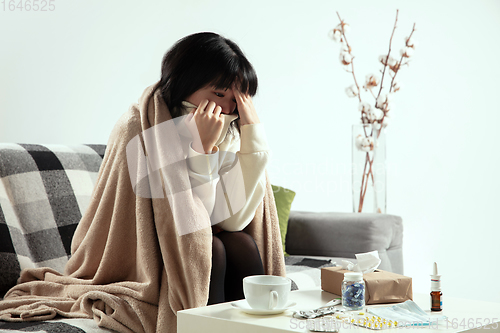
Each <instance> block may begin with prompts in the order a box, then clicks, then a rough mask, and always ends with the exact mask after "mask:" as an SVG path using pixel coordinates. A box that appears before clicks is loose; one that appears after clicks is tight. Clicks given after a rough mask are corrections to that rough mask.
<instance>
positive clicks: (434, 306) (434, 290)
mask: <svg viewBox="0 0 500 333" xmlns="http://www.w3.org/2000/svg"><path fill="white" fill-rule="evenodd" d="M442 297H443V293H442V292H441V275H438V266H437V264H436V263H434V268H433V270H432V275H431V311H441V310H443V299H442Z"/></svg>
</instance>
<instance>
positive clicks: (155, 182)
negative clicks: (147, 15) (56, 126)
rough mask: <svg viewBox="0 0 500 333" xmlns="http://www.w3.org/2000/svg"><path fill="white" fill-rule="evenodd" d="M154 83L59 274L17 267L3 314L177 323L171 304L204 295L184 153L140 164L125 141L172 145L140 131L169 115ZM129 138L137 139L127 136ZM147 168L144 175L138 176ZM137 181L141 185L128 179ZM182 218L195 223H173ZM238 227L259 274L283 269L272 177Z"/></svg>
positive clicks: (202, 234)
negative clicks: (255, 253)
mask: <svg viewBox="0 0 500 333" xmlns="http://www.w3.org/2000/svg"><path fill="white" fill-rule="evenodd" d="M157 85H158V82H156V83H155V84H153V85H151V86H149V87H147V88H146V89H145V91H144V92H143V94H142V96H141V98H140V99H139V103H138V104H136V103H134V104H133V105H132V106H131V107H130V109H129V110H128V111H127V112H126V113H125V114H124V115H123V116H122V117H121V118H120V120H119V121H118V123H117V124H116V126H115V128H114V129H113V131H112V133H111V136H110V138H109V142H108V145H107V150H106V155H105V156H104V160H103V162H102V165H101V168H100V171H99V175H98V179H97V183H96V186H95V189H94V192H93V195H92V199H91V202H90V205H89V207H88V209H87V211H86V212H85V214H84V216H83V218H82V220H81V221H80V223H79V225H78V228H77V230H76V232H75V235H74V237H73V242H72V248H71V251H72V256H71V259H70V260H69V262H68V264H67V266H66V269H65V273H64V275H61V274H59V273H58V272H56V271H54V270H52V269H50V268H37V269H28V270H24V271H23V272H22V273H21V277H20V278H19V281H18V285H17V286H15V287H14V288H12V289H11V290H10V291H9V292H8V293H7V294H6V295H5V298H4V300H3V301H1V302H0V319H1V320H6V321H35V320H47V319H52V318H54V317H55V316H56V315H61V316H65V317H73V318H94V320H96V321H97V322H98V324H99V325H100V326H102V327H105V328H109V329H113V330H116V331H119V332H175V331H176V328H177V323H176V322H177V317H176V313H177V311H179V310H183V309H188V308H194V307H200V306H204V305H206V304H207V301H208V291H209V283H210V270H211V256H212V253H211V252H212V232H211V228H210V218H209V216H208V213H207V212H206V209H205V208H204V206H203V204H202V203H201V200H200V199H199V198H197V197H196V195H193V191H191V190H187V189H189V188H190V184H189V178H188V175H187V171H186V169H185V168H186V166H185V161H174V162H175V165H176V166H177V167H176V168H163V169H161V170H157V171H155V170H154V168H153V169H151V165H149V164H148V165H147V168H149V169H148V170H149V172H147V173H144V172H143V171H144V170H142V171H141V168H143V167H144V166H141V164H140V163H138V164H137V165H135V166H132V165H133V164H134V163H133V161H128V162H127V156H129V157H130V156H131V154H130V153H131V149H132V150H133V149H137V150H139V153H143V154H142V155H145V156H148V157H151V156H162V154H163V155H164V154H165V152H164V149H163V148H162V147H163V146H162V145H164V144H165V142H167V143H168V144H169V146H170V147H175V146H176V143H177V140H178V137H176V135H177V134H175V131H174V132H172V133H170V132H169V133H167V135H166V136H165V133H162V134H161V135H162V137H161V142H157V144H156V145H155V144H151V142H149V143H148V142H147V140H158V141H160V139H158V137H156V139H155V136H149V137H148V138H145V136H144V133H145V131H147V130H148V129H150V132H151V129H153V130H154V129H155V128H158V126H157V125H159V124H164V123H166V122H167V121H169V120H170V119H171V116H170V113H169V111H168V109H167V107H166V105H165V103H164V101H163V99H162V98H161V95H160V92H159V89H156V87H157ZM152 138H153V139H152ZM138 139H140V140H138ZM132 140H136V142H137V143H138V144H137V145H136V146H133V145H130V144H129V143H130V142H131V141H132ZM165 140H168V141H165ZM127 147H128V148H127ZM134 147H135V148H134ZM152 147H153V148H152ZM146 148H149V150H147V149H146ZM127 149H128V150H129V152H128V153H129V154H128V155H127ZM136 153H137V152H136ZM132 155H133V154H132ZM142 155H141V156H142ZM151 170H153V171H155V172H151ZM133 174H137V175H138V176H137V177H136V179H135V181H131V178H134V177H133ZM144 174H148V175H149V177H147V178H141V177H142V176H144ZM134 182H135V184H139V185H137V186H134V187H133V186H132V184H134ZM158 188H160V189H161V191H160V192H159V193H158ZM145 189H146V190H145ZM147 189H149V195H147V194H145V193H146V192H148V191H147ZM139 192H141V193H140V194H141V195H136V194H139ZM179 193H181V194H182V195H177V196H175V195H173V194H179ZM176 200H177V202H176ZM172 207H173V208H172ZM179 207H183V209H182V210H180V209H179ZM181 218H182V221H180V220H179V219H181ZM176 219H177V220H176ZM179 226H182V228H183V229H184V230H188V231H189V230H192V232H185V231H184V232H179ZM245 231H246V232H248V233H249V234H250V235H252V236H253V238H254V239H255V241H256V243H257V245H258V247H259V250H260V253H261V256H262V262H263V264H264V268H265V271H266V274H272V275H281V276H284V275H285V265H284V258H283V251H282V247H281V240H280V232H279V224H278V217H277V213H276V206H275V203H274V197H273V192H272V188H271V185H270V183H269V179H267V191H266V194H265V196H264V199H263V202H262V203H261V205H260V206H259V208H258V209H257V211H256V214H255V217H254V219H253V221H252V222H251V223H250V224H249V225H248V226H247V228H245Z"/></svg>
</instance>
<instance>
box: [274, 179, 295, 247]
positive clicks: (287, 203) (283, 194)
mask: <svg viewBox="0 0 500 333" xmlns="http://www.w3.org/2000/svg"><path fill="white" fill-rule="evenodd" d="M271 186H272V188H273V193H274V201H275V202H276V210H277V211H278V220H279V223H280V234H281V244H282V245H283V253H284V254H285V256H288V253H286V251H285V240H286V231H287V229H288V216H289V215H290V209H291V208H292V202H293V199H294V198H295V192H294V191H292V190H289V189H287V188H284V187H281V186H277V185H271Z"/></svg>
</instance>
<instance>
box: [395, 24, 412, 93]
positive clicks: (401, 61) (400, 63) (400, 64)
mask: <svg viewBox="0 0 500 333" xmlns="http://www.w3.org/2000/svg"><path fill="white" fill-rule="evenodd" d="M415 24H416V23H413V28H412V29H411V33H410V36H409V37H408V40H410V38H411V36H413V33H414V32H415ZM405 46H408V45H406V43H405ZM403 58H404V57H403V56H401V59H400V60H399V64H398V71H397V72H396V73H394V76H393V77H392V80H391V87H390V88H389V92H391V91H392V88H393V87H392V85H393V84H394V79H395V78H396V75H397V74H398V72H399V70H400V69H401V66H402V63H403Z"/></svg>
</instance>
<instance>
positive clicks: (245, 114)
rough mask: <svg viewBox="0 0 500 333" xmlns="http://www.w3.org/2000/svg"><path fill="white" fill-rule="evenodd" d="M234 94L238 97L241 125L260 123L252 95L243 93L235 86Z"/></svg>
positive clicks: (237, 103)
mask: <svg viewBox="0 0 500 333" xmlns="http://www.w3.org/2000/svg"><path fill="white" fill-rule="evenodd" d="M233 94H234V97H235V99H236V105H237V109H238V113H239V114H240V125H248V124H258V123H260V120H259V117H258V116H257V111H256V110H255V107H254V105H253V101H252V97H250V95H248V94H243V93H242V92H241V91H239V90H238V89H236V87H235V86H233Z"/></svg>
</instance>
